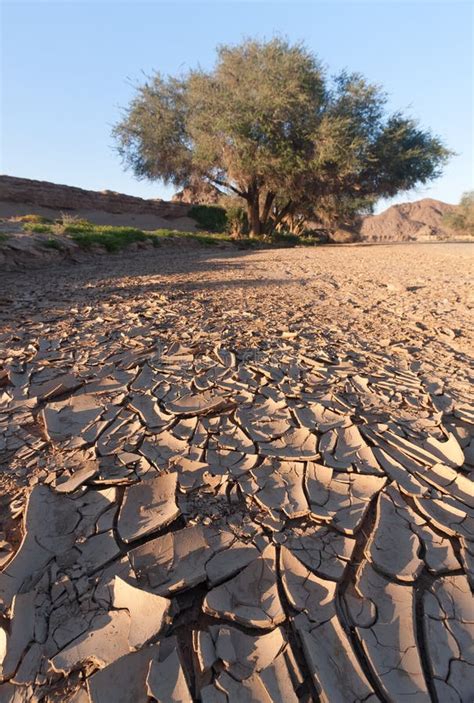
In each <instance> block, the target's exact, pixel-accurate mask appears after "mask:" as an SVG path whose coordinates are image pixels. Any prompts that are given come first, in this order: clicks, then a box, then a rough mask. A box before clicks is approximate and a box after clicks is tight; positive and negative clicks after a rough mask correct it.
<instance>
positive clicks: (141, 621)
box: [112, 576, 171, 649]
mask: <svg viewBox="0 0 474 703" xmlns="http://www.w3.org/2000/svg"><path fill="white" fill-rule="evenodd" d="M112 602H113V605H114V607H115V608H117V609H121V608H123V609H126V610H128V612H129V615H130V631H129V634H128V641H129V644H130V648H131V649H139V648H140V647H143V646H144V645H145V644H147V643H148V642H149V641H150V640H151V639H152V638H153V637H156V635H157V634H158V633H159V632H160V631H161V630H162V628H163V627H164V625H165V624H166V623H167V618H168V614H169V610H170V607H171V601H169V600H168V599H167V598H162V597H161V596H158V595H156V594H155V593H148V592H147V591H143V590H142V589H140V588H137V587H136V586H132V585H130V584H129V583H127V582H126V581H124V580H123V579H121V578H120V577H119V576H116V577H115V580H114V584H113V601H112Z"/></svg>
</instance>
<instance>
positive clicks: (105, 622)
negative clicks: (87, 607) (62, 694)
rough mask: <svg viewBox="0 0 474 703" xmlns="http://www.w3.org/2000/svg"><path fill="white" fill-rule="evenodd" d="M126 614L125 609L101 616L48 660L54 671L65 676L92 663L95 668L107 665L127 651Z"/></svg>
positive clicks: (128, 649) (127, 630)
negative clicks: (87, 663)
mask: <svg viewBox="0 0 474 703" xmlns="http://www.w3.org/2000/svg"><path fill="white" fill-rule="evenodd" d="M129 631H130V615H129V614H128V613H127V612H126V611H125V610H117V611H111V612H110V613H102V614H100V615H98V616H97V617H96V618H95V619H94V620H93V621H92V626H91V628H90V629H89V630H87V631H86V632H84V633H83V634H82V635H80V636H79V637H77V638H76V639H75V640H73V641H72V642H71V643H70V644H69V645H68V646H67V647H65V648H64V649H62V650H61V651H60V652H59V653H58V654H56V656H55V657H53V659H52V660H51V664H52V667H53V669H54V670H55V671H57V672H59V673H63V674H68V673H69V672H70V671H74V670H75V669H78V668H81V667H82V666H83V665H84V664H85V663H86V662H93V663H94V664H95V665H96V666H98V667H99V668H103V667H104V666H107V665H108V664H111V663H112V662H114V661H115V660H116V659H118V658H119V657H121V656H123V655H124V654H127V653H128V652H129V651H130V645H129V641H128V634H129Z"/></svg>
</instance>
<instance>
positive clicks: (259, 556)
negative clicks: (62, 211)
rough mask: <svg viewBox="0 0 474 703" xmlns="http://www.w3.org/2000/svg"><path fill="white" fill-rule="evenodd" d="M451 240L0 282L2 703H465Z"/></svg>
mask: <svg viewBox="0 0 474 703" xmlns="http://www.w3.org/2000/svg"><path fill="white" fill-rule="evenodd" d="M473 253H474V245H469V244H424V245H423V244H418V245H416V244H413V245H394V246H374V247H348V248H343V247H334V248H331V247H322V248H313V249H311V248H300V249H286V250H285V249H280V250H266V251H254V252H235V251H216V250H215V249H205V248H195V249H182V250H178V249H177V248H175V249H174V250H168V249H160V250H156V251H147V252H141V253H134V254H129V255H128V256H127V255H120V256H109V257H107V256H103V257H100V258H98V259H97V260H95V261H94V262H92V263H91V262H89V263H82V264H79V265H72V264H70V265H64V266H63V267H62V268H57V269H54V268H48V269H44V270H41V271H38V270H36V271H26V272H19V273H7V274H5V275H3V276H2V279H1V290H0V305H1V321H0V369H1V371H0V429H1V436H0V456H1V463H0V480H1V484H0V485H1V493H2V497H1V504H0V505H1V512H0V520H1V524H0V531H1V534H0V568H1V573H0V609H1V610H0V662H1V664H0V681H1V682H2V683H1V684H0V703H23V702H26V701H28V702H30V701H38V702H39V701H55V702H59V701H61V702H62V701H68V702H69V703H142V702H143V703H145V702H147V701H159V702H162V703H169V702H172V701H176V702H178V701H179V702H183V701H184V702H186V701H202V702H203V703H245V702H247V701H249V702H250V701H262V702H264V703H268V702H270V701H275V702H276V703H294V702H296V701H305V702H309V701H315V702H317V701H321V702H327V703H356V702H357V703H362V702H367V703H369V702H370V703H375V702H376V701H385V702H393V703H402V702H403V703H425V702H426V703H428V701H435V702H437V703H461V702H462V703H472V701H473V700H474V648H473V623H474V607H473V600H472V592H471V589H472V587H473V586H474V541H473V540H474V497H473V478H474V406H473V395H472V377H470V373H471V372H472V350H473V348H474V345H473V318H472V309H473V306H474V301H473V297H472V293H473V285H472V284H473V268H474V266H473V262H474V257H473Z"/></svg>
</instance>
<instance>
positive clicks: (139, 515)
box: [117, 473, 180, 542]
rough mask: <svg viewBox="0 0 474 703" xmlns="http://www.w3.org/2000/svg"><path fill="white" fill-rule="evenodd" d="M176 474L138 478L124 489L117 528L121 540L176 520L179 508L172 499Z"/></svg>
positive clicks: (175, 487) (131, 539) (128, 539)
mask: <svg viewBox="0 0 474 703" xmlns="http://www.w3.org/2000/svg"><path fill="white" fill-rule="evenodd" d="M176 489H177V474H176V473H170V474H164V475H163V476H157V477H156V478H151V479H146V480H144V481H140V483H137V484H135V485H133V486H129V487H128V488H126V489H125V495H124V498H123V501H122V505H121V507H120V512H119V516H118V522H117V531H118V534H119V536H120V538H121V539H122V540H123V541H124V542H132V541H133V540H136V539H139V538H140V537H144V536H145V535H148V534H150V533H151V532H155V531H156V530H159V529H161V528H163V527H165V526H166V525H168V524H169V523H170V522H172V521H173V520H175V519H176V518H177V517H178V515H179V514H180V510H179V508H178V506H177V505H176V502H175V494H176Z"/></svg>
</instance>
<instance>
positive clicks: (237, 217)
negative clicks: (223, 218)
mask: <svg viewBox="0 0 474 703" xmlns="http://www.w3.org/2000/svg"><path fill="white" fill-rule="evenodd" d="M227 232H229V234H230V235H232V237H237V238H238V237H245V236H246V235H247V234H248V233H249V220H248V217H247V213H246V211H245V209H244V208H243V207H242V206H240V205H230V206H229V207H228V208H227Z"/></svg>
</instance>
